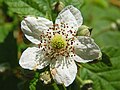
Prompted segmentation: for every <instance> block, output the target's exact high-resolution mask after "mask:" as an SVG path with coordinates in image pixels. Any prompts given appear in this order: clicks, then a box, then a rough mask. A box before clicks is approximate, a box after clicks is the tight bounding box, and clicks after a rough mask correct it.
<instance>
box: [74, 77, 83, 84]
mask: <svg viewBox="0 0 120 90" xmlns="http://www.w3.org/2000/svg"><path fill="white" fill-rule="evenodd" d="M76 80H77V81H78V82H79V83H80V84H82V85H83V84H84V81H83V80H82V79H81V78H80V77H79V76H78V75H77V76H76Z"/></svg>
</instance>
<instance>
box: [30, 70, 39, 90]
mask: <svg viewBox="0 0 120 90" xmlns="http://www.w3.org/2000/svg"><path fill="white" fill-rule="evenodd" d="M38 80H39V73H38V72H36V73H35V76H34V78H33V80H31V82H30V85H29V89H30V90H36V85H37V82H38Z"/></svg>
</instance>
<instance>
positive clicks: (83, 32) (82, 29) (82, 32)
mask: <svg viewBox="0 0 120 90" xmlns="http://www.w3.org/2000/svg"><path fill="white" fill-rule="evenodd" d="M91 30H92V29H91V28H89V27H88V26H86V25H82V26H81V27H80V28H79V29H78V32H77V36H90V34H91Z"/></svg>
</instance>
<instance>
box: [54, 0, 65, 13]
mask: <svg viewBox="0 0 120 90" xmlns="http://www.w3.org/2000/svg"><path fill="white" fill-rule="evenodd" d="M52 6H53V10H55V11H57V12H60V11H61V10H62V9H63V8H64V7H65V5H64V3H63V2H61V1H59V2H55V3H53V5H52Z"/></svg>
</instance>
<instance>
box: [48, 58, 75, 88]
mask: <svg viewBox="0 0 120 90" xmlns="http://www.w3.org/2000/svg"><path fill="white" fill-rule="evenodd" d="M58 60H59V59H58ZM60 61H61V60H60ZM60 61H56V62H54V63H51V64H50V70H51V74H52V76H53V79H54V80H55V81H56V82H57V83H58V84H64V85H65V86H66V87H67V86H69V85H70V84H72V82H73V81H74V79H75V77H76V73H77V66H76V64H75V62H74V60H73V59H72V58H67V59H66V58H65V57H64V58H63V59H62V61H61V62H60Z"/></svg>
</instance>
